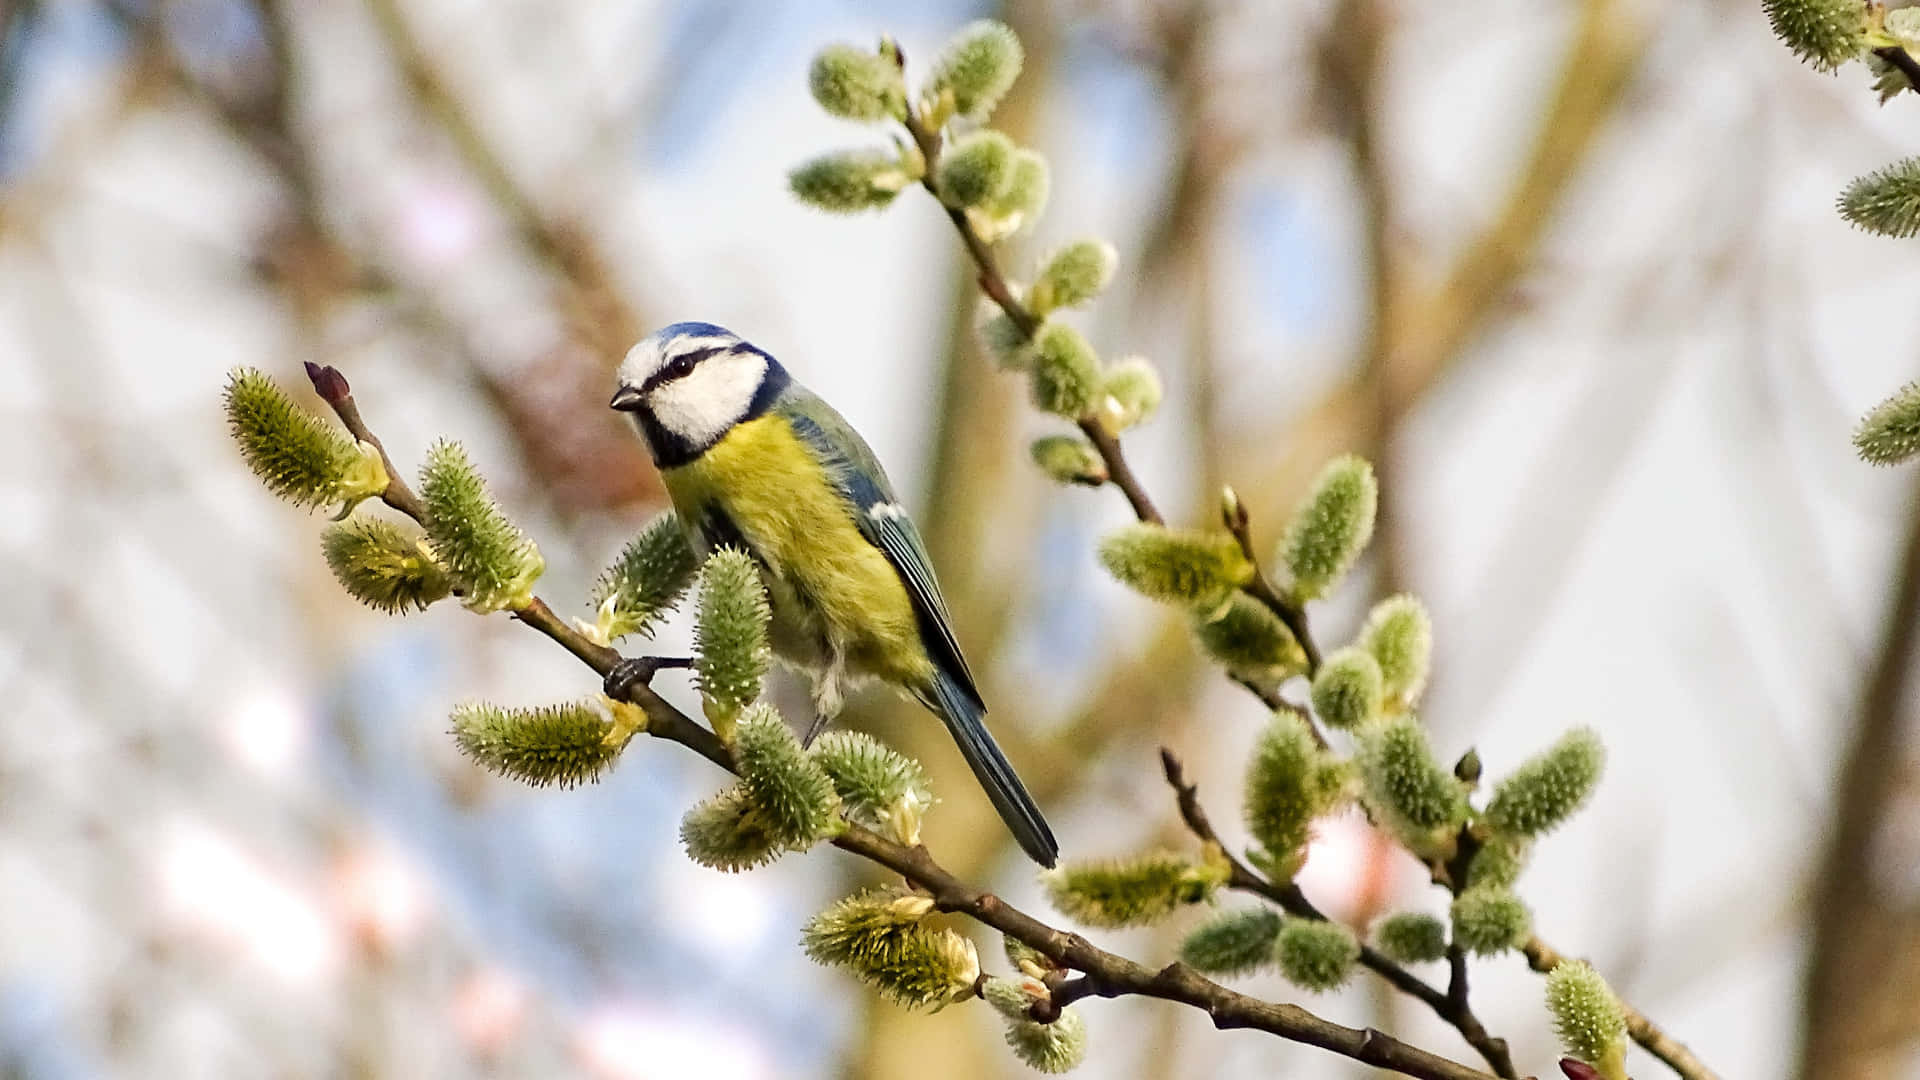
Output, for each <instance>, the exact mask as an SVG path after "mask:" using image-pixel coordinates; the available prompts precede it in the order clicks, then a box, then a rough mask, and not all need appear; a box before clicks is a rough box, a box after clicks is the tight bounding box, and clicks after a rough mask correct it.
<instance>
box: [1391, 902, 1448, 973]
mask: <svg viewBox="0 0 1920 1080" xmlns="http://www.w3.org/2000/svg"><path fill="white" fill-rule="evenodd" d="M1373 940H1374V942H1375V943H1376V944H1378V945H1379V946H1380V951H1381V952H1383V953H1386V954H1387V955H1388V956H1390V957H1392V958H1393V959H1394V960H1397V961H1399V962H1400V963H1402V964H1424V963H1428V962H1430V961H1433V960H1442V959H1445V958H1446V955H1447V928H1446V927H1445V926H1444V925H1442V924H1441V922H1440V920H1439V919H1436V918H1434V917H1433V916H1431V915H1427V914H1424V913H1422V912H1417V911H1403V912H1400V913H1399V914H1397V915H1389V916H1387V917H1386V918H1385V919H1382V920H1381V921H1380V925H1379V926H1378V927H1376V928H1375V929H1374V931H1373Z"/></svg>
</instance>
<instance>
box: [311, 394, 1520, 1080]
mask: <svg viewBox="0 0 1920 1080" xmlns="http://www.w3.org/2000/svg"><path fill="white" fill-rule="evenodd" d="M307 371H308V377H309V378H310V379H312V380H313V383H314V388H315V390H316V391H318V392H319V393H320V395H321V397H322V398H323V399H325V400H326V402H327V404H328V405H330V406H332V407H333V410H334V413H335V414H336V415H337V416H339V417H340V422H341V423H342V424H344V425H346V426H347V429H348V430H349V431H350V432H352V433H353V435H354V437H355V438H358V439H363V440H365V441H366V442H368V443H369V444H371V445H373V446H375V447H378V446H379V445H380V442H379V439H378V438H376V437H375V436H374V434H373V432H372V431H371V430H369V429H368V427H367V425H366V422H365V421H364V420H363V419H362V418H361V416H360V410H359V408H358V406H357V405H355V403H354V401H353V395H352V393H351V391H350V390H349V389H348V386H347V380H346V378H345V377H344V376H343V375H341V374H340V372H339V371H338V370H337V369H335V368H333V367H331V366H328V367H322V366H320V365H317V364H309V365H308V369H307ZM380 453H381V458H382V460H383V461H386V451H385V450H384V449H383V450H381V451H380ZM387 465H388V469H387V473H388V477H389V479H388V488H387V491H386V492H385V493H384V494H383V498H384V499H385V501H386V503H387V505H389V506H392V507H393V508H394V509H396V510H399V511H400V512H401V513H403V514H406V515H408V516H409V517H412V518H414V519H415V520H416V521H420V522H421V523H422V524H424V523H425V522H424V516H425V515H424V508H423V507H422V506H421V503H420V500H419V498H418V497H417V496H415V495H414V494H413V492H412V491H411V490H410V489H409V488H408V487H407V486H406V484H405V482H404V481H401V480H400V479H398V476H397V474H396V473H395V471H394V470H393V468H392V464H391V462H387ZM513 615H514V617H515V618H517V619H519V620H520V621H521V622H523V623H525V624H526V625H528V626H531V627H533V628H534V629H535V630H538V631H540V632H541V633H543V634H545V635H547V636H548V637H549V638H552V639H553V640H554V641H555V642H557V643H558V644H559V645H560V646H561V647H562V648H564V649H566V650H567V651H568V652H570V653H572V654H573V655H574V656H576V657H578V658H579V659H580V661H581V662H582V663H584V664H586V665H587V666H588V667H590V668H592V669H593V670H594V671H595V672H596V673H598V674H599V675H601V676H602V677H603V678H604V677H606V676H608V675H610V674H612V673H613V671H614V670H615V668H616V667H617V666H618V665H619V664H620V663H621V661H622V659H623V658H622V657H621V655H620V654H619V652H618V651H616V650H614V649H612V648H609V647H608V646H605V645H601V644H600V643H598V642H596V641H593V640H591V639H590V638H588V637H587V636H586V635H585V634H583V633H581V632H580V631H579V630H578V629H576V628H575V627H573V626H572V625H571V624H570V623H568V622H567V621H566V620H564V619H562V618H560V617H559V616H558V615H556V614H554V612H553V609H552V608H551V607H550V606H548V604H547V603H546V601H544V600H542V599H540V598H539V597H537V596H536V597H534V598H533V600H532V601H531V602H529V603H528V604H527V605H526V606H525V607H522V608H520V609H518V610H516V611H514V612H513ZM656 659H659V658H656ZM679 664H680V661H678V660H672V659H663V660H662V661H661V662H660V663H658V664H655V665H654V666H655V667H661V666H679ZM614 689H616V687H615V686H614V685H613V684H612V682H611V681H609V685H608V690H609V691H612V690H614ZM617 689H618V690H619V691H620V697H621V698H622V699H623V700H625V701H627V702H629V703H631V704H634V705H638V706H639V707H640V708H641V709H642V710H643V711H644V712H645V713H646V716H647V728H646V731H647V734H649V735H652V736H655V737H656V738H661V739H666V740H668V741H669V742H676V743H679V744H680V745H682V746H685V747H687V748H688V749H690V750H692V751H693V752H694V753H697V754H699V755H700V756H701V757H704V758H706V759H707V760H708V761H711V762H712V763H714V764H715V765H718V766H719V767H720V768H722V769H725V770H726V771H728V772H733V771H734V762H733V755H732V752H731V751H730V750H728V748H727V746H726V745H725V744H724V743H722V742H721V741H720V739H719V738H718V737H717V736H716V735H714V733H713V732H712V731H710V730H708V729H707V728H705V727H702V726H701V725H700V724H698V723H696V722H695V721H694V720H693V719H692V718H690V717H688V716H687V715H686V714H685V713H683V712H681V711H680V710H679V709H676V708H674V707H673V706H672V705H671V704H669V703H668V702H667V701H666V700H665V699H663V698H661V697H660V695H659V694H657V693H655V692H654V690H653V688H652V687H651V686H650V685H648V684H647V682H646V681H645V680H622V681H620V683H619V685H618V687H617ZM832 843H833V845H834V846H835V847H838V848H840V849H841V850H843V851H848V852H851V853H853V854H855V855H859V856H861V857H862V858H865V859H867V860H869V861H871V862H874V863H877V864H879V865H881V866H884V867H886V868H887V869H889V870H892V871H894V872H895V873H897V874H899V875H900V876H902V877H904V878H906V879H907V880H908V881H909V882H911V883H913V885H914V886H915V887H917V888H918V889H920V890H922V891H923V892H925V893H926V894H927V895H929V896H931V897H932V898H933V900H934V902H935V903H936V904H937V905H938V906H939V907H940V909H941V910H942V911H948V912H956V913H959V914H963V915H966V916H968V917H969V918H971V919H973V920H974V921H976V922H979V923H981V924H983V925H986V926H990V927H992V928H993V929H995V930H998V931H1000V932H1001V933H1003V934H1006V935H1008V936H1010V937H1013V938H1015V939H1017V940H1019V941H1022V942H1025V943H1026V944H1028V945H1030V946H1032V947H1033V948H1035V949H1038V950H1039V951H1040V952H1041V953H1042V954H1043V955H1045V956H1047V957H1048V958H1049V959H1051V960H1053V961H1054V962H1055V963H1057V964H1059V965H1060V966H1061V967H1063V968H1070V969H1072V970H1075V971H1079V972H1083V973H1084V974H1085V976H1086V981H1085V982H1083V983H1081V984H1080V985H1081V986H1083V987H1085V989H1084V990H1076V991H1075V994H1076V995H1079V996H1086V995H1097V996H1100V997H1120V996H1125V995H1137V996H1142V997H1152V998H1158V999H1160V1000H1163V1001H1173V1002H1178V1003H1180V1004H1184V1005H1190V1006H1192V1007H1194V1008H1196V1009H1200V1010H1201V1011H1203V1012H1205V1013H1206V1014H1207V1015H1208V1017H1210V1018H1211V1019H1212V1020H1213V1024H1214V1026H1215V1027H1217V1028H1220V1029H1223V1030H1226V1029H1233V1028H1248V1029H1252V1030H1256V1031H1264V1032H1267V1033H1268V1034H1271V1035H1277V1036H1279V1037H1281V1038H1283V1039H1288V1040H1290V1041H1293V1042H1301V1043H1306V1044H1308V1045H1311V1046H1318V1047H1321V1048H1323V1049H1326V1050H1331V1051H1333V1052H1334V1053H1336V1054H1341V1055H1343V1056H1346V1057H1349V1058H1352V1059H1354V1060H1355V1061H1361V1062H1365V1063H1367V1064H1369V1065H1376V1066H1379V1067H1380V1068H1384V1069H1391V1070H1393V1071H1395V1072H1398V1073H1401V1074H1403V1075H1406V1076H1412V1077H1418V1078H1421V1080H1489V1077H1488V1074H1486V1073H1483V1072H1480V1071H1479V1070H1477V1069H1472V1068H1468V1067H1467V1066H1465V1065H1461V1064H1459V1063H1457V1062H1454V1061H1449V1060H1448V1059H1446V1058H1443V1057H1440V1056H1439V1055H1437V1054H1432V1053H1429V1052H1427V1051H1425V1050H1422V1049H1420V1048H1418V1047H1416V1046H1413V1045H1411V1044H1409V1043H1404V1042H1401V1041H1400V1040H1398V1039H1395V1038H1394V1037H1392V1036H1391V1035H1387V1034H1385V1033H1384V1032H1380V1031H1376V1030H1374V1029H1372V1028H1350V1027H1344V1026H1342V1025H1340V1024H1336V1023H1333V1022H1332V1021H1330V1020H1326V1019H1323V1018H1321V1017H1319V1016H1316V1015H1314V1014H1313V1013H1311V1012H1308V1011H1307V1010H1306V1009H1303V1008H1301V1007H1299V1006H1297V1005H1288V1004H1276V1003H1273V1002H1267V1001H1261V1000H1259V999H1257V998H1252V997H1248V996H1247V995H1245V994H1241V993H1237V992H1235V991H1233V990H1229V989H1227V988H1226V987H1224V986H1221V985H1220V984H1218V983H1215V982H1213V981H1211V980H1209V979H1206V978H1204V977H1202V976H1201V975H1200V974H1199V973H1198V972H1196V971H1194V970H1193V969H1192V968H1190V967H1188V966H1186V965H1185V964H1179V963H1175V964H1169V965H1167V966H1166V967H1163V968H1160V969H1158V970H1155V969H1152V968H1148V967H1146V966H1145V965H1143V964H1139V963H1136V962H1135V961H1132V960H1128V959H1126V958H1125V957H1122V956H1119V955H1116V954H1114V953H1110V952H1107V951H1105V950H1104V949H1100V948H1098V947H1096V946H1094V945H1093V944H1092V943H1091V942H1089V941H1088V940H1087V939H1086V938H1084V937H1081V936H1080V935H1079V934H1073V933H1068V932H1066V931H1062V930H1058V929H1055V928H1054V927H1051V926H1048V925H1047V924H1045V923H1043V922H1041V921H1040V920H1038V919H1036V918H1034V917H1033V916H1031V915H1028V914H1026V913H1025V912H1023V911H1021V910H1020V909H1018V908H1016V907H1014V906H1012V905H1011V904H1008V903H1006V902H1005V901H1003V900H1001V899H1000V898H999V897H997V896H995V895H994V894H992V893H989V892H985V891H983V890H980V889H976V888H974V887H973V886H971V885H968V884H966V883H965V882H963V881H961V880H960V879H959V878H957V877H955V876H954V875H953V874H951V873H949V872H948V871H947V870H946V869H944V868H943V867H941V866H940V864H939V863H937V862H935V861H934V859H933V856H932V855H931V854H930V853H929V852H928V851H927V849H926V848H925V847H924V846H915V847H907V846H906V845H904V844H899V843H896V842H894V841H892V840H889V839H887V838H885V837H883V836H881V835H879V834H878V833H874V832H870V831H868V830H866V829H864V828H861V827H860V826H858V825H855V824H852V823H851V822H849V823H846V826H845V829H844V831H842V832H841V833H840V835H838V836H837V837H835V838H834V840H833V841H832Z"/></svg>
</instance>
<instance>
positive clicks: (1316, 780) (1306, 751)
mask: <svg viewBox="0 0 1920 1080" xmlns="http://www.w3.org/2000/svg"><path fill="white" fill-rule="evenodd" d="M1347 775H1348V774H1347V770H1346V766H1345V764H1344V763H1342V762H1340V761H1338V760H1336V759H1335V758H1333V757H1332V756H1331V755H1329V754H1328V753H1327V752H1326V751H1324V750H1321V749H1320V747H1319V745H1318V744H1316V743H1315V742H1314V739H1313V733H1312V732H1311V731H1310V730H1308V728H1307V724H1306V721H1304V720H1302V719H1301V718H1300V717H1298V716H1295V715H1294V714H1292V713H1288V712H1281V713H1275V714H1274V717H1273V719H1271V720H1269V721H1267V726H1266V729H1265V730H1264V731H1262V732H1261V733H1260V738H1259V740H1258V741H1257V742H1256V743H1255V744H1254V750H1253V759H1252V761H1250V762H1249V763H1248V765H1247V780H1246V807H1245V813H1246V822H1247V831H1248V832H1250V833H1252V834H1253V839H1254V842H1255V843H1257V844H1259V845H1260V847H1261V849H1262V850H1263V852H1264V857H1263V858H1262V860H1261V861H1262V862H1265V863H1267V864H1269V865H1281V864H1284V863H1285V862H1286V861H1287V860H1288V859H1289V858H1291V857H1292V856H1293V855H1294V854H1295V853H1296V852H1297V851H1299V850H1300V849H1301V848H1304V847H1305V846H1306V844H1307V841H1308V839H1310V838H1311V836H1312V830H1313V822H1314V820H1315V819H1316V818H1319V817H1322V816H1324V815H1326V814H1328V813H1331V812H1332V811H1333V810H1334V809H1335V808H1337V807H1338V806H1339V805H1340V802H1341V800H1342V799H1343V798H1344V797H1345V794H1346V786H1347Z"/></svg>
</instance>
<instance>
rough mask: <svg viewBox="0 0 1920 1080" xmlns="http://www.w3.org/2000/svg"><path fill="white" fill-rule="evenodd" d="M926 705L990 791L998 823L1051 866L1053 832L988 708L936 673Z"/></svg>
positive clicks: (1024, 848)
mask: <svg viewBox="0 0 1920 1080" xmlns="http://www.w3.org/2000/svg"><path fill="white" fill-rule="evenodd" d="M926 699H927V705H928V706H929V707H930V708H932V709H933V711H934V712H937V713H939V714H940V719H942V720H945V721H946V722H947V731H948V732H950V733H952V735H953V741H954V742H955V743H957V744H959V746H960V754H961V756H962V757H964V758H966V759H967V766H968V767H969V768H971V769H972V770H973V775H974V777H975V778H976V779H978V780H979V781H980V786H981V787H983V788H985V789H986V792H987V799H988V800H989V801H991V802H992V803H993V808H994V809H995V810H996V811H998V812H999V814H1000V820H1001V821H1004V822H1006V823H1007V829H1008V830H1009V831H1010V832H1012V833H1013V838H1014V839H1015V840H1018V841H1019V842H1020V849H1021V850H1022V851H1025V852H1026V853H1027V855H1028V856H1030V857H1031V858H1032V859H1033V861H1034V862H1037V863H1039V864H1040V865H1041V866H1052V865H1053V864H1054V862H1055V861H1056V860H1058V859H1059V857H1060V845H1059V844H1058V843H1056V842H1055V841H1054V839H1053V830H1052V829H1050V828H1048V827H1047V819H1046V818H1044V817H1042V816H1041V815H1040V808H1039V807H1038V806H1035V805H1034V802H1033V796H1031V795H1029V794H1027V789H1026V786H1025V785H1024V784H1022V783H1020V777H1019V776H1018V775H1016V774H1015V773H1014V771H1013V765H1012V764H1011V763H1010V762H1008V761H1007V756H1006V755H1005V754H1003V753H1001V752H1000V747H999V745H998V744H996V743H995V742H994V741H993V735H992V734H991V733H989V732H988V731H987V725H986V721H985V719H984V717H985V716H986V712H987V710H986V707H985V706H983V705H981V704H980V702H979V700H978V699H977V698H975V697H974V695H972V694H970V693H968V692H967V691H966V690H965V689H964V688H963V687H961V686H960V684H959V683H958V682H956V681H955V680H954V679H952V678H950V677H948V675H947V674H946V673H945V672H943V671H936V672H935V673H934V677H933V685H932V686H931V687H929V688H928V691H927V693H926Z"/></svg>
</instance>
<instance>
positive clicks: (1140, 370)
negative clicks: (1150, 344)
mask: <svg viewBox="0 0 1920 1080" xmlns="http://www.w3.org/2000/svg"><path fill="white" fill-rule="evenodd" d="M1161 394H1162V391H1161V388H1160V372H1159V371H1157V370H1155V368H1154V366H1153V363H1152V361H1150V360H1148V359H1147V358H1146V357H1144V356H1129V357H1127V358H1126V359H1124V360H1122V361H1120V362H1119V363H1117V364H1115V365H1113V366H1112V367H1110V368H1108V369H1107V371H1106V374H1105V376H1104V377H1103V378H1102V379H1101V381H1100V396H1101V398H1102V401H1101V409H1100V419H1101V420H1102V421H1103V422H1104V423H1105V424H1106V426H1107V430H1108V431H1111V432H1113V433H1115V434H1119V433H1120V432H1122V431H1125V430H1127V429H1128V428H1130V427H1132V426H1134V425H1135V424H1139V423H1143V422H1144V421H1146V420H1147V419H1148V418H1150V417H1152V416H1153V414H1154V412H1155V411H1157V410H1158V409H1159V408H1160V398H1161Z"/></svg>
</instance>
